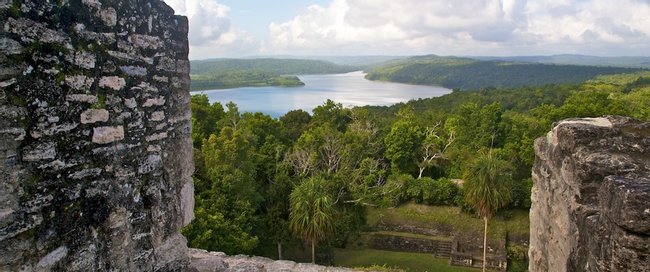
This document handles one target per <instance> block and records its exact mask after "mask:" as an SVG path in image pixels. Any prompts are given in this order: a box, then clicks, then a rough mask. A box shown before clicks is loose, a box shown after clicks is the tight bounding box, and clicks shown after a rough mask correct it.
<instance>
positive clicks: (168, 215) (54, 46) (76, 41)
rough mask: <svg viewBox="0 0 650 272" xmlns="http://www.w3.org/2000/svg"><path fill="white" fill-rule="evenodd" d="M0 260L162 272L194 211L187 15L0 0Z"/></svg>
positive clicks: (38, 266)
mask: <svg viewBox="0 0 650 272" xmlns="http://www.w3.org/2000/svg"><path fill="white" fill-rule="evenodd" d="M0 25H1V26H2V28H0V31H1V32H2V35H0V245H1V246H0V271H7V270H8V271H18V270H24V271H34V270H36V271H41V270H43V271H48V270H65V271H107V270H111V271H156V270H158V271H172V270H184V269H185V268H186V267H187V265H189V257H188V256H187V252H186V250H187V248H186V241H185V238H184V237H183V236H181V235H180V234H179V228H180V227H181V226H183V225H184V224H187V223H189V221H190V220H191V219H192V218H193V212H192V209H193V185H192V180H191V173H192V171H193V162H192V152H193V150H192V143H191V139H190V130H191V127H190V125H191V123H190V117H191V116H190V110H189V93H188V90H189V75H188V73H189V61H188V60H187V54H188V44H187V31H188V22H187V19H186V18H185V17H180V16H175V15H174V11H173V10H172V9H171V8H170V7H168V6H167V5H166V4H165V3H164V2H162V1H160V0H130V1H117V0H63V1H44V0H41V1H36V0H34V1H17V0H15V1H9V0H0Z"/></svg>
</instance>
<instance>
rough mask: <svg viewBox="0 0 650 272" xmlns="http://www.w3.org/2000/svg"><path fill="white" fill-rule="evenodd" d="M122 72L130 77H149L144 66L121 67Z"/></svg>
mask: <svg viewBox="0 0 650 272" xmlns="http://www.w3.org/2000/svg"><path fill="white" fill-rule="evenodd" d="M120 70H122V72H124V73H125V74H127V75H129V76H146V75H147V68H146V67H142V66H120Z"/></svg>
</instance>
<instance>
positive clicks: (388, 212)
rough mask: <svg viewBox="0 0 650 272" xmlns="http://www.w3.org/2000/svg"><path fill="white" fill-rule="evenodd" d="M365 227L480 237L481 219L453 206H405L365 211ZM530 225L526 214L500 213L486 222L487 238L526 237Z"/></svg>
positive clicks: (519, 211)
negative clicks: (407, 227)
mask: <svg viewBox="0 0 650 272" xmlns="http://www.w3.org/2000/svg"><path fill="white" fill-rule="evenodd" d="M367 222H368V226H370V227H376V226H377V225H378V224H380V223H384V224H389V225H410V226H415V227H419V228H434V227H435V228H437V229H448V230H452V231H460V232H465V233H483V219H481V218H479V217H478V216H475V215H472V214H468V213H465V212H463V211H462V210H461V209H460V208H458V207H454V206H428V205H420V204H415V203H406V204H403V205H401V206H399V207H395V208H388V209H380V208H369V209H368V210H367ZM529 227H530V222H529V219H528V211H523V210H507V211H501V212H500V213H498V214H497V215H496V216H493V217H492V218H490V221H489V222H488V236H490V238H492V239H503V238H505V237H506V233H508V232H509V233H510V234H511V235H512V234H514V235H518V236H528V234H529Z"/></svg>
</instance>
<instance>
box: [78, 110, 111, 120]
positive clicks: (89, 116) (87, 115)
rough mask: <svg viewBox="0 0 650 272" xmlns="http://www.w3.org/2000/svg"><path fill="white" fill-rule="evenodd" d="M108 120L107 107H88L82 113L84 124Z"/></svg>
mask: <svg viewBox="0 0 650 272" xmlns="http://www.w3.org/2000/svg"><path fill="white" fill-rule="evenodd" d="M106 121H108V111H107V110H105V109H87V110H85V111H84V112H82V113H81V123H82V124H92V123H97V122H106Z"/></svg>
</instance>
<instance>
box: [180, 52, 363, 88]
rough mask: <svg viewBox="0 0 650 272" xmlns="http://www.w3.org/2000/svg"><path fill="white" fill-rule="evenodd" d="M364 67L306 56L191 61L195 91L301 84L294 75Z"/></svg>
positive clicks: (347, 70) (352, 69) (334, 71)
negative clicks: (310, 58) (312, 58)
mask: <svg viewBox="0 0 650 272" xmlns="http://www.w3.org/2000/svg"><path fill="white" fill-rule="evenodd" d="M360 69H361V67H359V66H351V65H339V64H335V63H332V62H327V61H320V60H303V59H271V58H264V59H210V60H194V61H191V62H190V78H191V79H192V85H191V86H192V87H191V88H192V90H193V91H198V90H208V89H222V88H234V87H249V86H301V85H304V84H303V83H302V82H300V80H299V79H298V77H296V76H295V75H306V74H336V73H347V72H352V71H358V70H360Z"/></svg>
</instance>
